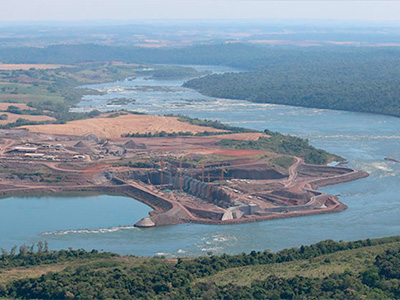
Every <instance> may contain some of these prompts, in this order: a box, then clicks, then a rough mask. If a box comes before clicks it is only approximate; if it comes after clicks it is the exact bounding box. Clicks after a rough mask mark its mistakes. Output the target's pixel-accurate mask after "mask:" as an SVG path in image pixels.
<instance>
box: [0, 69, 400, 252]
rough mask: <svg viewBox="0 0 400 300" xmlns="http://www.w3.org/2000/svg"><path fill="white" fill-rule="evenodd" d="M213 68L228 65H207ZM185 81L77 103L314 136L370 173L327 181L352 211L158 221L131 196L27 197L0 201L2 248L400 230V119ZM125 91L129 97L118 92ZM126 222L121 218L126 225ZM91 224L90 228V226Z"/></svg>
mask: <svg viewBox="0 0 400 300" xmlns="http://www.w3.org/2000/svg"><path fill="white" fill-rule="evenodd" d="M201 69H210V70H212V71H214V72H224V71H232V70H229V69H226V68H221V67H219V68H215V67H201ZM182 82H183V80H173V81H169V80H168V81H157V80H149V79H145V78H137V79H135V80H131V81H128V80H127V81H121V82H114V83H107V84H101V85H96V86H91V87H93V88H96V89H98V90H100V91H102V92H104V93H105V94H104V95H102V96H85V97H84V98H83V100H82V101H81V102H80V103H79V104H78V106H77V108H76V109H75V110H76V111H88V110H91V109H94V108H96V109H100V110H102V111H109V110H115V109H118V108H125V109H131V110H136V111H141V112H146V113H151V114H168V113H174V114H178V113H179V114H185V115H188V116H191V117H198V118H203V119H217V120H220V121H222V122H225V123H229V124H232V125H237V126H242V127H248V128H253V129H260V130H262V129H265V128H268V129H270V130H275V131H279V132H282V133H288V134H293V135H297V136H300V137H303V138H308V139H309V140H310V143H311V144H312V145H314V146H316V147H319V148H323V149H325V150H327V151H329V152H332V153H335V154H338V155H341V156H343V157H345V158H346V159H347V160H348V161H349V165H350V166H352V167H355V168H358V169H361V170H364V171H367V172H369V173H370V177H368V178H366V179H361V180H358V181H354V182H349V183H345V184H340V185H336V186H330V187H326V188H323V190H324V191H325V192H328V193H331V194H335V195H340V200H341V201H342V202H344V203H345V204H347V205H348V207H349V208H348V210H346V211H344V212H341V213H336V214H327V215H319V216H308V217H299V218H293V219H282V220H273V221H266V222H260V223H250V224H240V225H232V226H231V225H229V226H228V225H225V226H210V225H198V224H181V225H175V226H165V227H159V228H151V229H138V228H133V227H131V225H132V224H133V223H135V222H136V221H137V220H138V219H140V218H141V217H142V216H144V215H146V214H147V212H148V211H149V210H150V208H148V207H147V206H145V205H144V204H142V203H140V202H138V201H135V200H133V199H130V198H127V197H120V196H107V195H105V196H90V197H53V196H46V197H40V198H38V197H29V198H18V197H16V198H8V199H4V200H0V247H4V248H11V247H12V246H13V245H14V244H17V245H20V244H22V243H31V242H37V241H39V240H42V241H44V240H47V241H48V242H49V244H50V247H51V248H53V249H59V248H67V247H73V248H85V249H88V250H90V249H92V248H95V249H104V250H107V251H113V252H118V253H122V254H135V255H165V256H170V257H174V256H193V255H205V254H206V253H207V252H209V251H211V252H213V253H215V254H220V253H223V252H226V253H240V252H249V251H251V250H264V249H271V250H274V251H275V250H279V249H282V248H287V247H294V246H300V245H302V244H310V243H314V242H317V241H320V240H324V239H334V240H357V239H364V238H374V237H384V236H392V235H399V234H400V193H399V190H400V164H399V163H395V162H391V161H385V160H384V158H385V157H393V158H396V159H399V160H400V118H394V117H389V116H382V115H372V114H361V113H351V112H341V111H332V110H321V109H307V108H300V107H292V106H281V105H270V104H257V103H250V102H246V101H235V100H224V99H214V98H210V97H206V96H203V95H200V94H198V93H197V92H195V91H192V90H188V89H184V88H181V85H182ZM120 98H125V99H124V101H123V103H124V104H116V103H119V102H118V101H116V99H120ZM119 225H122V227H118V226H119ZM85 229H88V230H85Z"/></svg>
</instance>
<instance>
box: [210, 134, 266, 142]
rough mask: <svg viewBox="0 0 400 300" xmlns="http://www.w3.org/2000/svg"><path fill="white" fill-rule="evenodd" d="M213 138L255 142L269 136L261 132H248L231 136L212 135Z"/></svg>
mask: <svg viewBox="0 0 400 300" xmlns="http://www.w3.org/2000/svg"><path fill="white" fill-rule="evenodd" d="M213 137H215V138H219V139H227V140H238V141H257V140H258V139H259V138H260V137H269V135H267V134H264V133H262V132H249V133H233V134H229V135H226V134H220V135H214V136H213Z"/></svg>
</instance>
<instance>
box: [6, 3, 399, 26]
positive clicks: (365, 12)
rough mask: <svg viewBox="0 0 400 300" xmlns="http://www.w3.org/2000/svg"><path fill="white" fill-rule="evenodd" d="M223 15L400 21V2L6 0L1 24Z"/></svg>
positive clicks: (214, 16) (230, 16)
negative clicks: (10, 22)
mask: <svg viewBox="0 0 400 300" xmlns="http://www.w3.org/2000/svg"><path fill="white" fill-rule="evenodd" d="M221 18H222V19H251V18H252V19H254V18H265V19H333V20H367V21H398V20H399V19H400V1H397V0H396V1H363V0H359V1H346V0H336V1H318V0H314V1H300V0H297V1H296V0H295V1H264V0H258V1H254V0H213V1H209V0H0V22H9V21H12V22H14V21H56V20H62V21H64V20H139V19H221Z"/></svg>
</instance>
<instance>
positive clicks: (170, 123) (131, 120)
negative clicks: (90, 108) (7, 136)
mask: <svg viewBox="0 0 400 300" xmlns="http://www.w3.org/2000/svg"><path fill="white" fill-rule="evenodd" d="M22 128H27V129H28V130H29V131H31V132H39V133H48V134H64V135H75V136H84V135H87V134H90V133H94V134H95V135H97V136H98V137H100V138H107V139H111V138H119V137H121V135H122V134H126V133H140V134H143V133H148V132H151V133H156V132H161V131H165V132H167V133H172V132H180V131H182V132H186V131H190V132H191V133H193V134H196V133H199V132H204V131H208V132H224V130H219V129H215V128H211V127H204V126H196V125H191V124H188V123H184V122H181V121H179V120H178V118H176V117H162V116H150V115H125V116H119V117H116V118H104V117H98V118H93V119H86V120H79V121H72V122H68V123H67V124H47V125H33V126H23V127H22Z"/></svg>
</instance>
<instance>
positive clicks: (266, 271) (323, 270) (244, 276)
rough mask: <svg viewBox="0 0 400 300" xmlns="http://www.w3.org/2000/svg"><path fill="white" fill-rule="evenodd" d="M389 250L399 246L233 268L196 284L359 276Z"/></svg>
mask: <svg viewBox="0 0 400 300" xmlns="http://www.w3.org/2000/svg"><path fill="white" fill-rule="evenodd" d="M388 249H400V242H394V243H388V244H383V245H378V246H372V247H365V248H360V249H351V250H345V251H340V252H336V253H332V254H327V255H322V256H319V257H315V258H312V259H308V260H296V261H291V262H284V263H276V264H270V265H255V266H246V267H239V268H231V269H227V270H225V271H222V272H219V273H217V274H216V275H214V276H210V277H207V278H203V279H200V280H198V281H197V282H196V283H198V282H207V283H215V284H217V285H220V286H223V285H227V284H230V283H231V284H234V285H239V286H250V285H251V284H252V282H254V281H256V280H261V281H262V280H265V279H266V278H268V277H269V276H272V275H274V276H277V277H283V278H291V277H294V276H303V277H309V278H324V277H326V276H328V275H331V274H333V273H343V272H345V271H346V270H349V271H352V272H354V273H360V272H362V271H364V270H365V269H366V268H367V267H368V266H370V265H372V264H373V263H374V261H375V257H376V256H377V255H379V254H381V253H383V252H385V251H386V250H388Z"/></svg>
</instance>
